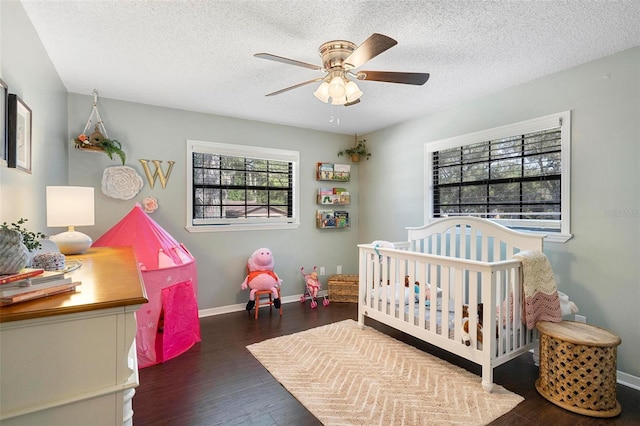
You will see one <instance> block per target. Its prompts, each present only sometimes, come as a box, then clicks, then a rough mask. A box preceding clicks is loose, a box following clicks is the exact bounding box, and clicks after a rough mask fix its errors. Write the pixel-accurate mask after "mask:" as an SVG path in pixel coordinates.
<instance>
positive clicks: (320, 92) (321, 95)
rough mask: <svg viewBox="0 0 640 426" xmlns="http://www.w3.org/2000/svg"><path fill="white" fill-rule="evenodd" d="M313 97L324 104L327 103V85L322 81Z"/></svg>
mask: <svg viewBox="0 0 640 426" xmlns="http://www.w3.org/2000/svg"><path fill="white" fill-rule="evenodd" d="M313 95H314V96H315V97H316V98H318V99H319V100H321V101H322V102H324V103H325V104H326V103H327V102H329V83H327V82H326V81H323V82H322V83H321V84H320V86H318V89H317V90H316V91H315V92H313Z"/></svg>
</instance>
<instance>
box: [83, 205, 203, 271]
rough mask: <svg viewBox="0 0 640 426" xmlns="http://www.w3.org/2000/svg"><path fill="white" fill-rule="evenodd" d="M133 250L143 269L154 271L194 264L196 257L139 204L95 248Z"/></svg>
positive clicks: (101, 238) (106, 233) (94, 245)
mask: <svg viewBox="0 0 640 426" xmlns="http://www.w3.org/2000/svg"><path fill="white" fill-rule="evenodd" d="M121 246H133V248H134V250H135V253H136V257H137V258H138V262H140V269H141V270H143V271H144V270H147V271H152V270H156V269H164V268H171V267H174V266H180V265H186V264H189V263H192V262H194V260H195V259H194V257H193V256H192V255H191V253H189V251H188V250H187V249H186V247H184V245H182V244H180V243H178V242H177V241H176V240H175V239H174V238H173V237H172V236H171V235H170V234H169V233H168V232H167V231H165V230H164V229H162V227H161V226H160V225H158V224H157V223H156V222H155V221H154V220H153V219H151V217H150V216H149V215H148V214H146V213H145V212H144V210H142V208H141V207H140V204H137V203H136V205H135V206H134V207H133V209H132V210H131V211H130V212H129V213H128V214H127V215H126V216H125V217H124V218H122V220H120V222H118V223H116V224H115V225H114V226H113V227H112V228H111V229H110V230H108V231H107V232H105V233H104V234H103V235H102V236H101V237H100V238H98V239H97V240H96V241H95V242H94V243H93V245H92V247H121Z"/></svg>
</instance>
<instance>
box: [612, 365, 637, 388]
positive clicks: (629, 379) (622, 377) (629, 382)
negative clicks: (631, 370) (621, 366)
mask: <svg viewBox="0 0 640 426" xmlns="http://www.w3.org/2000/svg"><path fill="white" fill-rule="evenodd" d="M617 374H618V384H620V385H624V386H627V387H630V388H632V389H635V390H640V377H637V376H632V375H631V374H627V373H623V372H622V371H619V370H618V372H617Z"/></svg>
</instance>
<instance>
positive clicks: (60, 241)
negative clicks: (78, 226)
mask: <svg viewBox="0 0 640 426" xmlns="http://www.w3.org/2000/svg"><path fill="white" fill-rule="evenodd" d="M49 239H50V240H51V241H53V242H54V243H56V244H57V245H58V248H59V249H60V253H62V254H80V253H84V252H85V251H87V249H88V248H89V247H91V244H92V243H93V240H91V237H90V236H88V235H87V234H83V233H82V232H79V231H66V232H61V233H60V234H57V235H52V236H50V237H49Z"/></svg>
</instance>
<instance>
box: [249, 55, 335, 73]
mask: <svg viewBox="0 0 640 426" xmlns="http://www.w3.org/2000/svg"><path fill="white" fill-rule="evenodd" d="M253 56H255V57H256V58H262V59H268V60H270V61H276V62H282V63H284V64H289V65H295V66H298V67H303V68H309V69H312V70H317V71H322V70H323V68H322V67H320V66H318V65H313V64H308V63H306V62H301V61H296V60H295V59H289V58H284V57H282V56H277V55H272V54H270V53H256V54H255V55H253Z"/></svg>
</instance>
